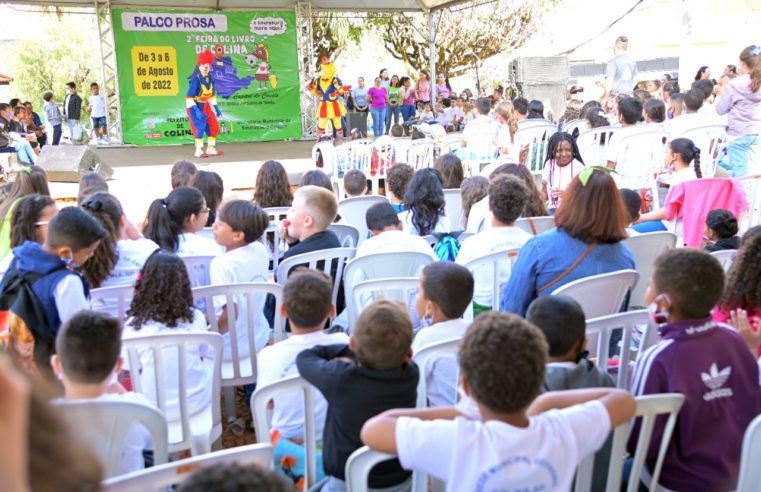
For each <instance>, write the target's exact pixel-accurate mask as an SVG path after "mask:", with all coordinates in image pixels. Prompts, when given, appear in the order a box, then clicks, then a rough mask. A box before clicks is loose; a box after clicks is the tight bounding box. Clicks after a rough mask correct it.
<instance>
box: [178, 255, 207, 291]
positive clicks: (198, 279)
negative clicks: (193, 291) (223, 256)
mask: <svg viewBox="0 0 761 492" xmlns="http://www.w3.org/2000/svg"><path fill="white" fill-rule="evenodd" d="M213 259H214V256H211V255H198V256H183V257H182V261H183V262H184V263H185V268H187V269H188V275H189V276H190V286H191V287H205V286H207V285H209V284H210V283H211V276H210V273H211V260H213Z"/></svg>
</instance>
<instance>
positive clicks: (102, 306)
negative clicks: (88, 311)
mask: <svg viewBox="0 0 761 492" xmlns="http://www.w3.org/2000/svg"><path fill="white" fill-rule="evenodd" d="M134 295H135V287H134V286H132V285H120V286H116V287H101V288H99V289H92V290H91V291H90V307H91V308H92V310H93V311H98V312H102V313H108V314H110V315H112V316H116V317H118V318H119V319H120V320H122V321H124V320H125V319H127V308H129V306H130V303H131V302H132V298H133V297H134ZM114 302H115V303H116V311H115V312H114V310H113V305H114Z"/></svg>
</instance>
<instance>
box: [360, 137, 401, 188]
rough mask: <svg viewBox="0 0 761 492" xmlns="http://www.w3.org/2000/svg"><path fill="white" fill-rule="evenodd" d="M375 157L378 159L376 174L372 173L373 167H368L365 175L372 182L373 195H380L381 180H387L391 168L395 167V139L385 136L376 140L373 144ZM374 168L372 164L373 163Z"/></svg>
mask: <svg viewBox="0 0 761 492" xmlns="http://www.w3.org/2000/svg"><path fill="white" fill-rule="evenodd" d="M373 149H374V150H375V156H376V157H377V162H378V167H377V169H376V171H375V174H373V173H372V167H368V173H369V174H365V176H366V177H367V179H368V180H370V193H371V194H373V195H379V194H380V180H381V179H385V178H386V173H387V172H388V170H389V168H391V166H393V165H394V139H393V137H389V136H388V135H383V136H381V137H378V138H376V139H375V142H374V143H373ZM371 166H372V163H371Z"/></svg>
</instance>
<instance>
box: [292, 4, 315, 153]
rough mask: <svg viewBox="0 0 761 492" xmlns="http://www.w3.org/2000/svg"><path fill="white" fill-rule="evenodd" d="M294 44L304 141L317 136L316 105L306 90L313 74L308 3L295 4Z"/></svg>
mask: <svg viewBox="0 0 761 492" xmlns="http://www.w3.org/2000/svg"><path fill="white" fill-rule="evenodd" d="M296 34H297V39H296V42H297V44H298V56H299V73H300V81H301V83H300V86H299V94H300V101H301V134H302V137H303V138H304V139H313V138H314V137H315V136H316V135H317V103H316V102H315V97H314V96H313V95H312V93H311V92H309V91H308V90H307V89H306V86H307V85H308V84H309V83H310V82H311V81H312V76H313V72H314V66H315V63H314V62H315V60H314V48H313V45H312V5H311V3H310V2H308V1H307V2H298V3H296Z"/></svg>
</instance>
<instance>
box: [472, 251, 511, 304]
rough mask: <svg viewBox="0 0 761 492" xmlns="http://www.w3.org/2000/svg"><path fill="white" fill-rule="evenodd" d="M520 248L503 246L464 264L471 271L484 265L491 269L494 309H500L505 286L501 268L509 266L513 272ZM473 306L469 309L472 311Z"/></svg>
mask: <svg viewBox="0 0 761 492" xmlns="http://www.w3.org/2000/svg"><path fill="white" fill-rule="evenodd" d="M520 250H521V249H520V248H503V249H499V250H497V251H494V252H492V253H488V254H485V255H482V256H479V257H478V258H473V259H472V260H470V261H469V262H467V263H466V264H465V265H464V266H465V268H467V269H468V270H470V271H471V273H472V272H473V271H474V270H475V269H476V268H478V267H481V266H484V267H488V268H490V269H491V276H492V287H491V296H492V297H491V308H492V311H497V310H499V303H500V298H501V297H502V287H503V286H504V284H503V282H502V278H501V277H500V270H503V269H504V268H505V267H507V268H508V269H509V270H510V273H512V270H513V265H514V264H515V260H517V259H518V253H520ZM472 304H473V303H471V308H469V309H468V311H472Z"/></svg>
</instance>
